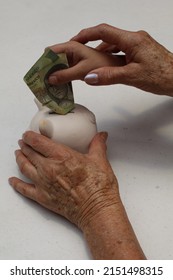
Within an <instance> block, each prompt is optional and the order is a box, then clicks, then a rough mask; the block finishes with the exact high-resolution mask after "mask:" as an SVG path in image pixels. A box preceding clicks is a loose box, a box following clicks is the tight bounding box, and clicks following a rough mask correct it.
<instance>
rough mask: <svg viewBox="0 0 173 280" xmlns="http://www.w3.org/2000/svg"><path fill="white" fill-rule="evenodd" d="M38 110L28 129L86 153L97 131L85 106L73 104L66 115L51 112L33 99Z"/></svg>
mask: <svg viewBox="0 0 173 280" xmlns="http://www.w3.org/2000/svg"><path fill="white" fill-rule="evenodd" d="M35 103H36V104H37V107H38V112H37V113H36V114H35V116H34V117H33V119H32V120H31V123H30V126H29V130H32V131H35V132H38V133H41V134H42V135H45V136H47V137H49V138H51V139H52V140H54V141H55V142H59V143H63V144H65V145H67V146H69V147H71V148H72V149H75V150H76V151H79V152H81V153H86V152H87V151H88V146H89V144H90V142H91V140H92V138H93V137H94V135H95V134H96V132H97V126H96V120H95V115H94V114H93V113H92V112H91V111H89V110H88V109H87V108H86V107H84V106H82V105H79V104H75V109H73V110H72V111H71V112H70V113H68V114H66V115H58V114H54V113H52V112H51V110H50V109H49V108H47V107H46V106H42V104H41V103H40V102H39V101H38V100H37V99H35Z"/></svg>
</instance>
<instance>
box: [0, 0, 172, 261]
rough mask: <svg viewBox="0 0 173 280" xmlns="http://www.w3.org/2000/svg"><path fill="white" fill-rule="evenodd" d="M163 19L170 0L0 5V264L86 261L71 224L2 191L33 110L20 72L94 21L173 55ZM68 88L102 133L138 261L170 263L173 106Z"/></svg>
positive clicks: (123, 91) (131, 92) (150, 98)
mask: <svg viewBox="0 0 173 280" xmlns="http://www.w3.org/2000/svg"><path fill="white" fill-rule="evenodd" d="M172 14H173V2H172V1H170V0H165V1H161V0H153V1H151V0H141V1H139V0H133V1H130V0H124V1H123V0H116V1H115V0H107V1H104V0H93V1H87V0H71V1H69V0H63V1H58V0H49V1H45V0H42V1H41V0H37V1H36V0H4V1H3V0H0V34H1V40H0V41H1V42H0V50H1V68H0V78H1V82H0V95H1V99H0V100H1V110H0V130H1V136H0V139H1V146H0V259H57V260H58V259H74V260H75V259H91V256H90V253H89V251H88V248H87V245H86V243H85V240H84V239H83V236H82V233H81V232H80V231H79V230H78V229H77V228H76V227H75V226H73V225H72V224H70V223H69V222H68V221H66V220H65V219H63V218H62V217H59V216H57V215H55V214H53V213H51V212H49V211H47V210H46V209H44V208H42V207H41V206H39V205H37V204H36V203H34V202H32V201H30V200H28V199H26V198H24V197H22V196H21V195H19V194H17V193H16V192H15V191H14V190H13V189H12V188H11V187H10V186H9V184H8V177H10V176H12V175H17V176H21V175H20V174H19V172H18V168H17V166H16V162H15V158H14V150H15V149H17V147H18V145H17V141H18V139H19V138H20V137H21V135H22V133H23V132H24V131H25V130H26V129H27V127H28V124H29V122H30V120H31V118H32V117H33V115H34V114H35V112H36V111H37V109H36V106H35V104H34V102H33V98H34V96H33V95H32V93H31V92H30V90H29V89H28V88H27V86H26V85H25V83H24V82H23V76H24V75H25V73H26V72H27V71H28V69H29V68H30V67H31V66H32V65H33V63H34V62H35V61H36V60H37V59H38V57H39V56H40V55H41V54H42V53H43V51H44V48H45V47H46V46H49V45H52V44H55V43H61V42H64V41H67V40H69V39H70V37H72V36H73V35H75V34H76V33H77V32H78V31H80V29H82V28H85V27H89V26H93V25H96V24H99V23H102V22H106V23H109V24H112V25H114V26H117V27H120V28H124V29H127V30H139V29H144V30H146V31H148V32H149V33H150V34H151V35H152V36H153V37H154V38H155V39H156V40H158V41H159V42H160V43H161V44H163V45H165V46H166V47H167V48H168V49H169V50H170V51H171V50H172V51H173V31H172V30H173V29H172V27H173V16H172ZM148 59H149V58H148ZM73 88H74V93H75V100H76V102H77V103H80V104H83V105H85V106H87V107H88V108H89V109H90V110H91V111H93V112H94V113H95V115H96V118H97V124H98V130H106V131H108V133H109V140H108V154H109V160H110V162H111V165H112V167H113V169H114V171H115V173H116V175H117V177H118V181H119V185H120V193H121V197H122V200H123V203H124V205H125V208H126V210H127V213H128V216H129V219H130V221H131V223H132V225H133V228H134V230H135V232H136V235H137V236H138V239H139V241H140V243H141V246H142V248H143V250H144V252H145V254H146V256H147V257H148V258H149V259H173V218H172V216H173V100H172V99H171V98H169V97H159V96H156V95H152V94H149V93H145V92H142V91H140V90H138V89H135V88H132V87H126V86H123V85H114V86H109V87H91V86H87V85H86V84H85V83H83V82H81V81H76V82H74V83H73Z"/></svg>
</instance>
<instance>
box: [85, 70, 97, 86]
mask: <svg viewBox="0 0 173 280" xmlns="http://www.w3.org/2000/svg"><path fill="white" fill-rule="evenodd" d="M84 81H85V82H86V83H87V84H97V83H98V75H97V74H95V73H91V74H88V75H86V76H85V78H84Z"/></svg>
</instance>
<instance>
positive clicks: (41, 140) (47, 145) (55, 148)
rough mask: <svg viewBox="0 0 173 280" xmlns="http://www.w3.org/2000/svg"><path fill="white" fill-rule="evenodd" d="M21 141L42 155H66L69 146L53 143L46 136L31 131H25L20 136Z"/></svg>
mask: <svg viewBox="0 0 173 280" xmlns="http://www.w3.org/2000/svg"><path fill="white" fill-rule="evenodd" d="M22 139H23V141H24V142H25V143H26V144H27V145H29V146H30V147H31V148H32V149H33V150H35V151H36V152H39V153H40V154H41V155H43V156H44V157H46V158H48V157H51V158H53V157H57V156H58V157H66V156H67V154H68V150H69V149H70V148H69V147H67V146H65V145H63V144H61V143H55V142H54V141H53V140H51V139H49V138H48V137H46V136H44V135H41V134H39V133H36V132H33V131H26V132H25V133H24V134H23V137H22Z"/></svg>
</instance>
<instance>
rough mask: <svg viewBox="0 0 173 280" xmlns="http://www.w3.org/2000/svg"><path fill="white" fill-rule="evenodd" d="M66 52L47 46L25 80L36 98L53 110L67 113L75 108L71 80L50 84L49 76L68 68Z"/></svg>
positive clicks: (63, 113)
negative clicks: (59, 52) (55, 51)
mask: <svg viewBox="0 0 173 280" xmlns="http://www.w3.org/2000/svg"><path fill="white" fill-rule="evenodd" d="M68 67H69V66H68V61H67V57H66V54H65V53H61V54H56V53H54V52H53V51H52V50H51V49H49V48H47V49H46V50H45V52H44V54H43V55H42V56H41V57H40V58H39V59H38V60H37V62H36V63H35V64H34V65H33V66H32V67H31V69H30V70H29V71H28V72H27V74H26V75H25V76H24V81H25V82H26V84H27V85H28V87H29V88H30V90H31V91H32V92H33V93H34V95H35V96H36V98H37V99H38V100H39V101H40V102H41V103H42V105H43V106H47V107H48V108H50V109H51V111H52V112H54V113H57V114H61V115H65V114H67V113H68V112H70V111H71V110H72V109H73V108H74V97H73V89H72V84H71V82H69V83H66V84H61V85H56V86H55V85H50V84H49V83H48V77H49V76H50V75H51V74H52V73H53V72H55V71H58V70H62V69H66V68H68Z"/></svg>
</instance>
